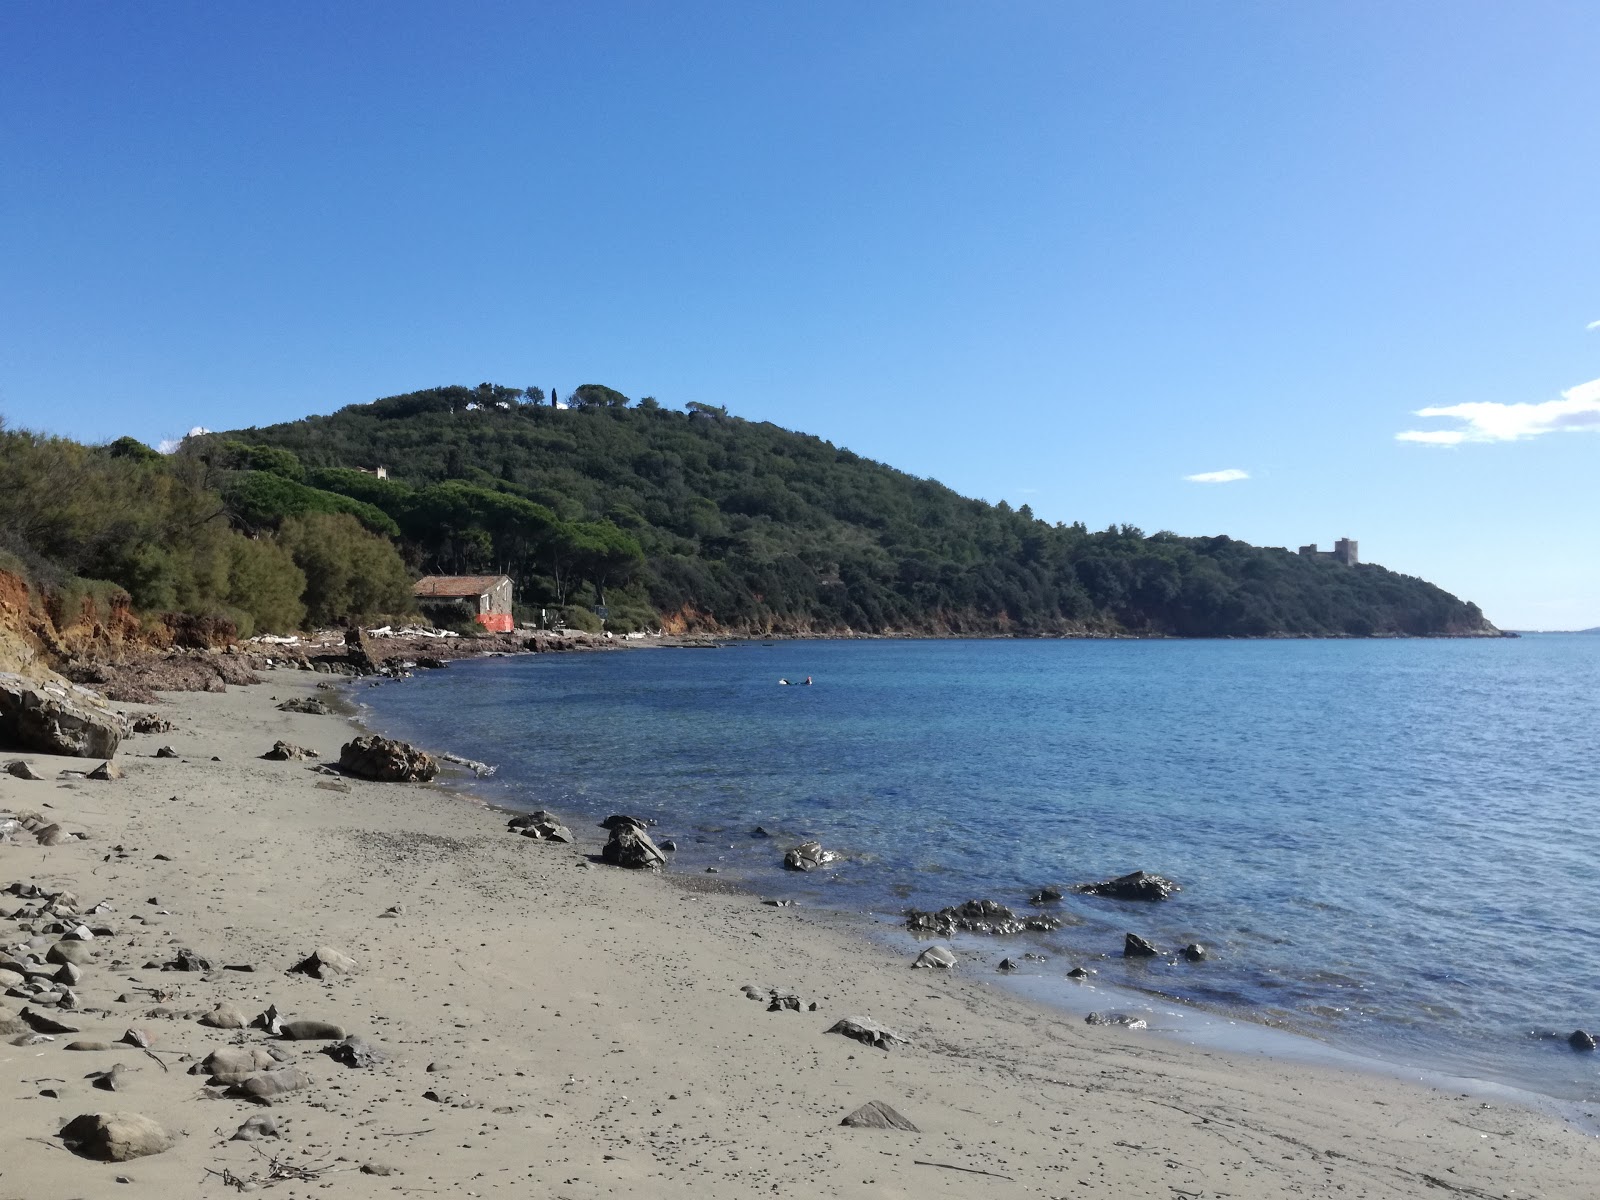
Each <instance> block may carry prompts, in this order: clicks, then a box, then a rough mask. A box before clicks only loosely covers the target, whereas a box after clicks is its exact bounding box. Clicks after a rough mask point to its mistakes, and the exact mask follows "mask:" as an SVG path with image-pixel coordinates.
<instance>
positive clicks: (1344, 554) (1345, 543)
mask: <svg viewBox="0 0 1600 1200" xmlns="http://www.w3.org/2000/svg"><path fill="white" fill-rule="evenodd" d="M1333 557H1334V558H1335V559H1337V560H1338V561H1339V562H1342V563H1343V564H1344V565H1345V566H1347V567H1353V566H1355V565H1356V564H1357V563H1359V562H1360V561H1361V556H1360V555H1359V554H1357V553H1356V544H1355V542H1354V541H1352V540H1351V539H1350V538H1340V539H1339V540H1338V541H1336V542H1335V543H1334V544H1333Z"/></svg>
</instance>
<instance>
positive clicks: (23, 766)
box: [6, 758, 44, 780]
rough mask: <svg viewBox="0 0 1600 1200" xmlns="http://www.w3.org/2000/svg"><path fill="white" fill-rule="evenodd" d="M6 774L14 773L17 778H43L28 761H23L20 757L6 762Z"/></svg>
mask: <svg viewBox="0 0 1600 1200" xmlns="http://www.w3.org/2000/svg"><path fill="white" fill-rule="evenodd" d="M6 774H7V775H14V776H15V777H16V778H18V779H36V780H42V779H43V778H44V776H43V775H41V774H39V772H37V771H35V770H34V769H33V766H32V765H31V764H30V763H25V762H23V761H22V760H21V759H20V758H19V759H17V760H16V761H14V762H8V763H7V764H6Z"/></svg>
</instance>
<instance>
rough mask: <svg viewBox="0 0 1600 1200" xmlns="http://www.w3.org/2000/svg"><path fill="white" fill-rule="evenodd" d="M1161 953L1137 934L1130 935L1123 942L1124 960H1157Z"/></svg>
mask: <svg viewBox="0 0 1600 1200" xmlns="http://www.w3.org/2000/svg"><path fill="white" fill-rule="evenodd" d="M1160 953H1161V951H1159V950H1157V949H1156V948H1155V946H1153V945H1151V944H1150V943H1149V942H1147V941H1145V939H1144V938H1142V937H1140V936H1139V935H1138V934H1137V933H1130V934H1128V935H1127V936H1126V937H1125V938H1123V940H1122V957H1123V958H1155V957H1156V956H1157V955H1159V954H1160Z"/></svg>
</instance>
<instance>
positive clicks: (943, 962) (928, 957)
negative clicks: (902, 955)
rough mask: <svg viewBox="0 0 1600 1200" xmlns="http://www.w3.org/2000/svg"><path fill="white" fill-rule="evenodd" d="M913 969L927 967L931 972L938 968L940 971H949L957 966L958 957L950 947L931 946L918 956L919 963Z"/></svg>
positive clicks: (913, 965) (914, 964)
mask: <svg viewBox="0 0 1600 1200" xmlns="http://www.w3.org/2000/svg"><path fill="white" fill-rule="evenodd" d="M911 965H912V967H927V968H929V969H930V970H931V969H933V968H935V967H937V968H939V969H940V970H946V971H947V970H949V969H950V968H951V967H953V966H955V965H956V956H955V955H954V954H953V953H952V952H951V950H950V948H949V947H948V946H929V947H928V948H927V949H926V950H924V951H923V952H922V953H921V954H919V955H917V961H916V962H914V963H912V964H911Z"/></svg>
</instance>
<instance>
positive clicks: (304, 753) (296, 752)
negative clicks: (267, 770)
mask: <svg viewBox="0 0 1600 1200" xmlns="http://www.w3.org/2000/svg"><path fill="white" fill-rule="evenodd" d="M261 757H262V758H265V759H269V760H270V761H272V762H303V761H304V760H305V759H308V758H316V757H317V752H316V751H315V750H307V749H306V748H305V747H304V746H296V745H294V744H293V743H291V742H284V741H278V742H273V743H272V749H271V750H268V751H267V752H266V753H265V754H263V755H262V756H261Z"/></svg>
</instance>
